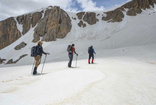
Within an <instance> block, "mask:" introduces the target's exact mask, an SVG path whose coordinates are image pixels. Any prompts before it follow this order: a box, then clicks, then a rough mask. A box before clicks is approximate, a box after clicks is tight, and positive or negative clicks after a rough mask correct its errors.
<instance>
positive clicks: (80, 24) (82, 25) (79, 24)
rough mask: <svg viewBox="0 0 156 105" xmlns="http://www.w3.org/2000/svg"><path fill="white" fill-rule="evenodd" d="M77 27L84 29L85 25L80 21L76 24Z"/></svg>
mask: <svg viewBox="0 0 156 105" xmlns="http://www.w3.org/2000/svg"><path fill="white" fill-rule="evenodd" d="M78 26H79V27H83V28H84V27H86V24H85V23H83V21H80V22H79V23H78Z"/></svg>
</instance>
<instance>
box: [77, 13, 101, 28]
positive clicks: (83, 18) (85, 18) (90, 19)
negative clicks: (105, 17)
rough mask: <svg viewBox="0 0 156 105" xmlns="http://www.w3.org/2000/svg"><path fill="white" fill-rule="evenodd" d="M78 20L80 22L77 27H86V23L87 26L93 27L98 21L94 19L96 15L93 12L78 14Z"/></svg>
mask: <svg viewBox="0 0 156 105" xmlns="http://www.w3.org/2000/svg"><path fill="white" fill-rule="evenodd" d="M76 15H77V17H78V19H79V20H80V22H79V23H78V26H79V27H83V28H84V27H86V24H85V23H84V22H86V23H88V24H89V25H94V24H96V22H97V21H99V20H98V19H97V18H96V13H95V12H86V13H85V12H79V13H77V14H76Z"/></svg>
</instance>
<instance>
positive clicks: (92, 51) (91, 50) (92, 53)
mask: <svg viewBox="0 0 156 105" xmlns="http://www.w3.org/2000/svg"><path fill="white" fill-rule="evenodd" d="M88 54H89V59H88V64H90V59H91V58H92V63H94V54H96V53H95V51H94V48H93V46H90V47H89V48H88Z"/></svg>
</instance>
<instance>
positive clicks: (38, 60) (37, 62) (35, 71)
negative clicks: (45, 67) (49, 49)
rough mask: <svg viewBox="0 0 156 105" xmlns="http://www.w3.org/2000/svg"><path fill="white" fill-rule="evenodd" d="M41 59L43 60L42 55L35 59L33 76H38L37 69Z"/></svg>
mask: <svg viewBox="0 0 156 105" xmlns="http://www.w3.org/2000/svg"><path fill="white" fill-rule="evenodd" d="M40 59H41V57H40V55H37V56H36V57H35V68H34V72H33V74H37V67H38V66H39V64H40Z"/></svg>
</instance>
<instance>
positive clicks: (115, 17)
mask: <svg viewBox="0 0 156 105" xmlns="http://www.w3.org/2000/svg"><path fill="white" fill-rule="evenodd" d="M105 14H106V16H104V17H102V20H105V21H108V22H121V21H122V18H124V14H123V12H122V11H121V10H120V9H116V10H114V11H109V12H106V13H105Z"/></svg>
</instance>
